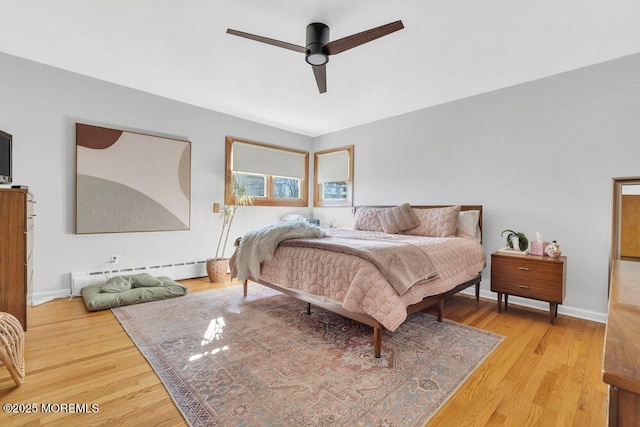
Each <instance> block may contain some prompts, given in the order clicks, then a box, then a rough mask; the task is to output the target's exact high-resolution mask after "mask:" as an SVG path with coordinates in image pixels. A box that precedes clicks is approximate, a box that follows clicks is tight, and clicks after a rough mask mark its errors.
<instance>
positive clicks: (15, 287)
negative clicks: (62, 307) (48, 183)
mask: <svg viewBox="0 0 640 427" xmlns="http://www.w3.org/2000/svg"><path fill="white" fill-rule="evenodd" d="M34 203H35V202H34V200H33V196H32V195H31V193H29V191H28V190H26V189H0V311H3V312H6V313H10V314H12V315H14V316H15V317H16V318H17V319H18V320H19V321H20V323H21V324H22V328H23V329H24V330H25V331H26V330H27V301H28V299H29V298H30V297H31V292H32V286H33V232H34V224H33V218H34V216H35V214H34V212H33V205H34Z"/></svg>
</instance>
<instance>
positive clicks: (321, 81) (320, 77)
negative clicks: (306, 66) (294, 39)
mask: <svg viewBox="0 0 640 427" xmlns="http://www.w3.org/2000/svg"><path fill="white" fill-rule="evenodd" d="M311 68H313V75H314V76H316V83H317V84H318V90H319V91H320V93H325V92H326V91H327V66H326V65H324V64H323V65H312V66H311Z"/></svg>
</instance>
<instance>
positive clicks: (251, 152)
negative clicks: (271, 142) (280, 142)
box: [231, 142, 305, 178]
mask: <svg viewBox="0 0 640 427" xmlns="http://www.w3.org/2000/svg"><path fill="white" fill-rule="evenodd" d="M304 161H305V155H304V154H301V153H296V152H293V151H288V150H278V149H276V148H269V147H263V146H261V145H255V144H245V143H242V142H234V143H233V154H232V158H231V170H232V171H234V172H244V173H257V174H262V175H275V176H282V177H286V178H304V177H305V164H304Z"/></svg>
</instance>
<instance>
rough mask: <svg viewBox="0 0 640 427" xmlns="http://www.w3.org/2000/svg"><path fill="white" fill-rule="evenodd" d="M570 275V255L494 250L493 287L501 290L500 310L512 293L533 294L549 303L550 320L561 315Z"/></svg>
mask: <svg viewBox="0 0 640 427" xmlns="http://www.w3.org/2000/svg"><path fill="white" fill-rule="evenodd" d="M566 278H567V257H564V256H561V257H559V258H551V257H547V256H545V257H542V256H538V255H525V256H521V255H509V254H504V253H501V252H495V253H493V254H491V290H492V291H493V292H497V293H498V312H499V313H501V312H502V295H503V294H504V309H505V310H507V304H508V300H509V295H517V296H520V297H525V298H533V299H537V300H540V301H547V302H548V303H549V315H550V321H551V324H553V323H554V322H555V320H556V317H557V316H558V304H562V301H563V300H564V295H565V284H566Z"/></svg>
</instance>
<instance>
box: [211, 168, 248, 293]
mask: <svg viewBox="0 0 640 427" xmlns="http://www.w3.org/2000/svg"><path fill="white" fill-rule="evenodd" d="M229 181H230V184H229V185H230V186H231V192H232V194H234V195H235V197H234V198H233V203H232V204H230V205H223V206H221V207H220V218H221V219H222V229H221V230H220V237H219V238H218V246H216V252H215V256H214V257H213V258H209V259H208V260H207V275H208V276H209V281H210V282H224V280H225V278H226V275H227V269H228V267H229V258H225V256H224V252H225V249H226V247H227V242H228V241H229V233H230V231H231V225H232V224H233V218H234V217H235V215H236V212H237V210H238V207H240V206H249V205H252V204H253V197H252V196H250V195H248V190H247V186H246V185H245V184H244V183H243V182H242V180H241V179H239V178H238V177H237V176H235V175H234V176H233V178H232V179H231V180H229Z"/></svg>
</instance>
